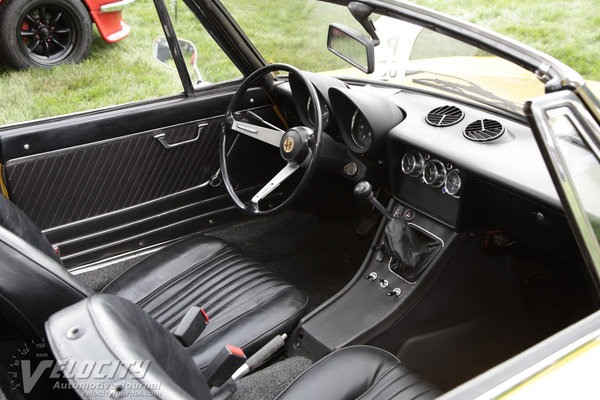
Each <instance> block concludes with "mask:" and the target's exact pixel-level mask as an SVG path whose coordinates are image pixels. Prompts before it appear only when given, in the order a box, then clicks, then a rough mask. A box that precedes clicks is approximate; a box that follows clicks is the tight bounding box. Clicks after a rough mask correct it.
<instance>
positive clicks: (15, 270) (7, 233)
mask: <svg viewBox="0 0 600 400" xmlns="http://www.w3.org/2000/svg"><path fill="white" fill-rule="evenodd" d="M0 276H1V277H2V279H0V312H1V313H2V316H3V317H4V319H5V320H7V321H9V322H10V323H11V324H12V325H13V327H14V328H17V329H20V330H21V332H23V333H31V331H33V333H34V334H36V335H37V336H39V337H43V336H44V328H43V326H44V322H45V321H46V320H47V319H48V317H49V316H50V315H52V314H53V313H54V312H56V311H58V310H60V309H62V308H64V307H66V306H69V305H71V304H74V303H76V302H77V301H79V300H81V299H83V298H85V297H87V296H89V295H91V294H93V292H92V291H91V290H90V289H89V288H87V287H85V286H84V285H83V284H82V283H80V282H79V281H78V280H77V279H75V278H74V277H73V276H72V275H71V274H70V273H69V272H68V271H67V270H66V268H65V267H64V266H63V265H62V263H61V262H60V259H59V258H58V257H57V256H56V254H55V253H54V251H53V249H52V247H51V246H50V244H49V243H48V241H47V240H46V238H45V237H44V235H43V234H42V233H41V232H40V230H39V229H38V228H37V227H36V226H35V225H34V224H33V222H32V221H31V220H30V219H29V218H28V217H27V216H25V215H24V214H23V213H22V212H21V211H20V210H19V209H18V208H17V207H16V206H14V205H13V204H12V203H11V202H10V201H8V200H7V199H6V198H4V197H3V196H1V195H0ZM103 291H104V292H105V293H111V294H116V295H118V296H120V297H123V298H125V299H128V300H130V301H132V302H134V303H136V304H138V305H139V306H140V307H142V308H143V309H144V310H146V311H147V312H148V314H150V315H151V316H152V317H154V318H155V319H156V320H157V321H158V322H159V323H161V324H162V325H163V326H165V327H166V328H167V329H169V330H172V329H174V328H175V327H176V326H177V324H178V323H179V321H180V320H181V318H182V317H183V315H184V314H185V312H186V311H187V310H188V309H189V308H190V307H191V306H193V305H197V306H199V307H202V308H204V310H205V311H206V313H207V314H208V316H209V317H210V318H211V321H210V323H209V325H208V327H207V328H206V330H205V331H204V332H203V333H202V335H201V336H200V338H199V339H198V340H197V341H196V342H195V343H194V344H193V345H192V346H190V348H189V350H190V351H191V354H192V356H193V357H194V360H195V362H196V364H197V365H198V366H200V367H201V368H202V367H204V366H206V364H207V363H208V361H209V360H211V359H212V358H213V356H214V354H215V352H216V351H218V350H219V349H220V348H221V345H224V344H225V343H229V344H233V345H236V346H239V347H242V348H243V349H244V350H245V351H247V352H248V353H250V354H251V353H253V352H254V351H255V350H257V349H258V348H260V347H261V346H262V345H263V344H265V343H266V342H267V341H268V340H270V339H271V338H272V336H274V335H275V334H277V333H283V332H288V333H289V332H290V331H291V330H292V329H293V327H295V326H296V324H297V323H298V321H299V320H300V318H301V317H302V314H303V312H304V309H305V306H306V304H307V301H308V299H307V297H306V296H305V295H304V294H303V293H302V292H300V291H299V290H298V289H296V288H295V287H294V286H292V285H290V284H288V283H286V282H285V281H283V280H281V279H279V278H277V277H275V276H274V275H273V273H272V272H270V271H269V270H268V269H266V268H265V267H263V266H262V265H260V264H259V263H258V262H256V261H254V260H252V259H250V258H248V257H246V256H244V255H243V254H242V253H241V252H240V251H239V250H238V249H237V248H235V247H234V246H232V245H231V244H228V243H227V242H224V241H222V240H220V239H216V238H211V237H207V236H204V235H196V236H192V237H190V238H187V239H185V240H182V241H179V242H177V243H175V244H173V245H171V246H168V247H167V248H165V249H163V250H161V251H159V252H157V253H155V254H153V255H152V256H150V257H148V258H146V259H144V260H142V261H141V262H140V263H138V264H136V265H134V266H133V267H131V268H130V269H129V270H127V271H126V272H125V273H123V274H122V275H120V276H119V277H117V278H116V279H115V280H114V281H113V282H111V283H109V284H108V286H107V287H106V288H104V290H103ZM16 315H18V316H20V318H16Z"/></svg>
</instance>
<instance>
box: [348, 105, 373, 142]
mask: <svg viewBox="0 0 600 400" xmlns="http://www.w3.org/2000/svg"><path fill="white" fill-rule="evenodd" d="M350 136H351V137H352V141H353V142H354V144H356V145H357V146H358V147H360V148H361V149H368V148H369V147H371V144H373V131H372V130H371V126H370V125H369V123H368V122H367V119H366V118H365V116H364V115H362V113H361V112H360V111H358V110H356V111H354V115H352V122H351V123H350Z"/></svg>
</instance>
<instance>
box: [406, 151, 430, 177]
mask: <svg viewBox="0 0 600 400" xmlns="http://www.w3.org/2000/svg"><path fill="white" fill-rule="evenodd" d="M408 155H412V156H413V157H414V158H415V169H413V170H412V172H406V171H405V170H404V157H406V156H408ZM424 166H425V157H424V156H423V154H421V153H419V152H416V151H407V152H406V153H404V155H403V156H402V159H401V160H400V168H401V169H402V173H403V174H404V175H408V176H410V177H413V178H416V177H418V176H420V175H422V174H423V167H424Z"/></svg>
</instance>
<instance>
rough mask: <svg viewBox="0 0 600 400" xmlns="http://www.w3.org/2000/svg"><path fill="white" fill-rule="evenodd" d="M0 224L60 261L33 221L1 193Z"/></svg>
mask: <svg viewBox="0 0 600 400" xmlns="http://www.w3.org/2000/svg"><path fill="white" fill-rule="evenodd" d="M0 226H3V227H4V228H6V229H8V230H9V231H11V232H12V233H14V234H15V235H17V236H18V237H20V238H21V239H23V240H25V241H26V242H28V243H29V244H31V245H32V246H33V247H35V248H36V249H38V250H40V251H41V252H42V253H44V254H46V255H48V256H49V257H51V258H52V259H54V260H56V261H60V260H59V259H58V256H57V255H56V252H55V251H54V249H52V246H51V245H50V242H48V239H46V236H44V234H43V233H42V232H41V231H40V229H39V228H38V227H37V226H36V225H35V224H34V223H33V221H32V220H31V219H29V217H28V216H27V215H25V214H24V213H23V212H22V211H21V210H19V208H18V207H17V206H15V205H14V204H13V203H12V202H11V201H10V200H8V199H7V198H6V197H4V196H2V195H0Z"/></svg>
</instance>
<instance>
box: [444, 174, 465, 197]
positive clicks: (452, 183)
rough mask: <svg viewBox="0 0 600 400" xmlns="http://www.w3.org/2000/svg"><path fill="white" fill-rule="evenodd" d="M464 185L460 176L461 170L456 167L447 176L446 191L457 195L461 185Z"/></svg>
mask: <svg viewBox="0 0 600 400" xmlns="http://www.w3.org/2000/svg"><path fill="white" fill-rule="evenodd" d="M461 185H462V179H461V178H460V172H459V171H458V170H457V169H454V170H452V171H450V172H449V173H448V176H447V177H446V186H444V189H446V193H448V194H449V195H451V196H456V195H457V194H458V192H459V191H460V187H461Z"/></svg>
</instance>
